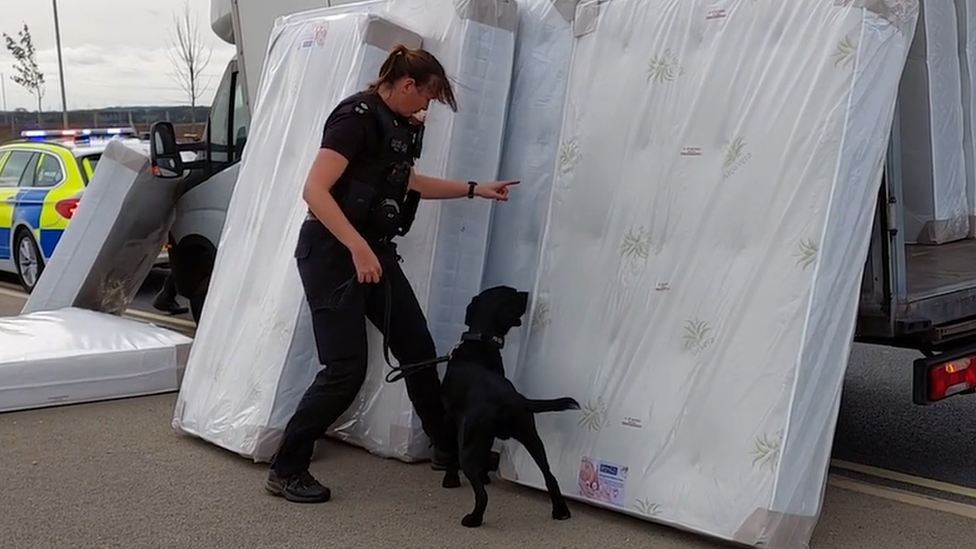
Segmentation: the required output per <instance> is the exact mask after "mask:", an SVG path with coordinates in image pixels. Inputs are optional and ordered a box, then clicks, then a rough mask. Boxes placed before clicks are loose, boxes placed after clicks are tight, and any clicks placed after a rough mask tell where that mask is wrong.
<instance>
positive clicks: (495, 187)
mask: <svg viewBox="0 0 976 549" xmlns="http://www.w3.org/2000/svg"><path fill="white" fill-rule="evenodd" d="M519 183H520V182H519V181H495V182H493V183H478V186H476V187H475V188H474V194H475V195H476V196H480V197H481V198H491V199H494V200H500V201H502V202H505V201H506V200H508V186H509V185H518V184H519Z"/></svg>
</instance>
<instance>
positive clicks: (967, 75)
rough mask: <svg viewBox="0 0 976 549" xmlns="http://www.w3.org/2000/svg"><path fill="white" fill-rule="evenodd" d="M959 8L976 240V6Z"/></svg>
mask: <svg viewBox="0 0 976 549" xmlns="http://www.w3.org/2000/svg"><path fill="white" fill-rule="evenodd" d="M955 7H956V25H957V28H958V29H959V58H960V67H961V69H962V75H961V76H962V78H961V80H962V112H963V152H964V157H965V161H966V199H967V205H968V212H969V236H970V237H971V238H976V4H973V3H972V2H971V1H967V0H956V1H955Z"/></svg>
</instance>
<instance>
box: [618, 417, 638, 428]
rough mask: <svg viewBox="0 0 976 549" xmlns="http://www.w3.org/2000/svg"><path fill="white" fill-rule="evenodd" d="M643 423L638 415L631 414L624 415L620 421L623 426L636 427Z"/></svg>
mask: <svg viewBox="0 0 976 549" xmlns="http://www.w3.org/2000/svg"><path fill="white" fill-rule="evenodd" d="M643 423H644V422H642V421H641V419H640V418H639V417H633V416H624V419H623V421H621V422H620V424H621V425H623V426H624V427H637V428H638V429H640V428H641V427H643V426H644V425H643Z"/></svg>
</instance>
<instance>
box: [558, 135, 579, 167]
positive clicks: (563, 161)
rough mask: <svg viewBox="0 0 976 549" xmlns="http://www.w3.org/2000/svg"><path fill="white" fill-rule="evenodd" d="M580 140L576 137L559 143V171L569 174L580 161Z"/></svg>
mask: <svg viewBox="0 0 976 549" xmlns="http://www.w3.org/2000/svg"><path fill="white" fill-rule="evenodd" d="M579 158H580V153H579V141H577V139H576V138H575V137H570V138H569V139H567V140H565V141H563V142H562V143H561V144H560V145H559V172H560V173H562V174H563V175H568V174H570V173H572V172H573V168H575V167H576V164H577V163H578V162H579Z"/></svg>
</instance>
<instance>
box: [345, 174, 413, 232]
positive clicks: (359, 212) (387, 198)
mask: <svg viewBox="0 0 976 549" xmlns="http://www.w3.org/2000/svg"><path fill="white" fill-rule="evenodd" d="M345 183H346V188H345V192H344V193H342V194H343V195H344V196H341V197H340V199H339V208H340V209H341V210H342V212H343V213H344V214H345V215H346V218H348V219H349V222H350V223H352V225H353V227H355V228H356V229H357V230H358V231H360V232H361V233H363V236H364V237H367V238H373V239H376V240H379V241H388V240H390V239H392V238H394V237H396V236H403V235H405V234H407V233H408V232H410V228H411V227H412V226H413V222H414V219H415V218H416V216H417V208H418V207H419V205H420V193H419V192H417V191H414V190H408V191H406V196H405V197H403V198H402V199H401V200H397V199H396V197H395V194H398V193H391V192H389V190H390V189H389V187H393V188H394V189H396V188H397V187H399V188H401V189H402V188H405V187H406V185H405V184H404V185H392V184H390V183H387V187H388V189H386V192H384V190H381V189H377V188H376V186H375V185H371V184H369V183H367V182H364V181H361V180H358V179H349V180H347V181H346V182H345Z"/></svg>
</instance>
